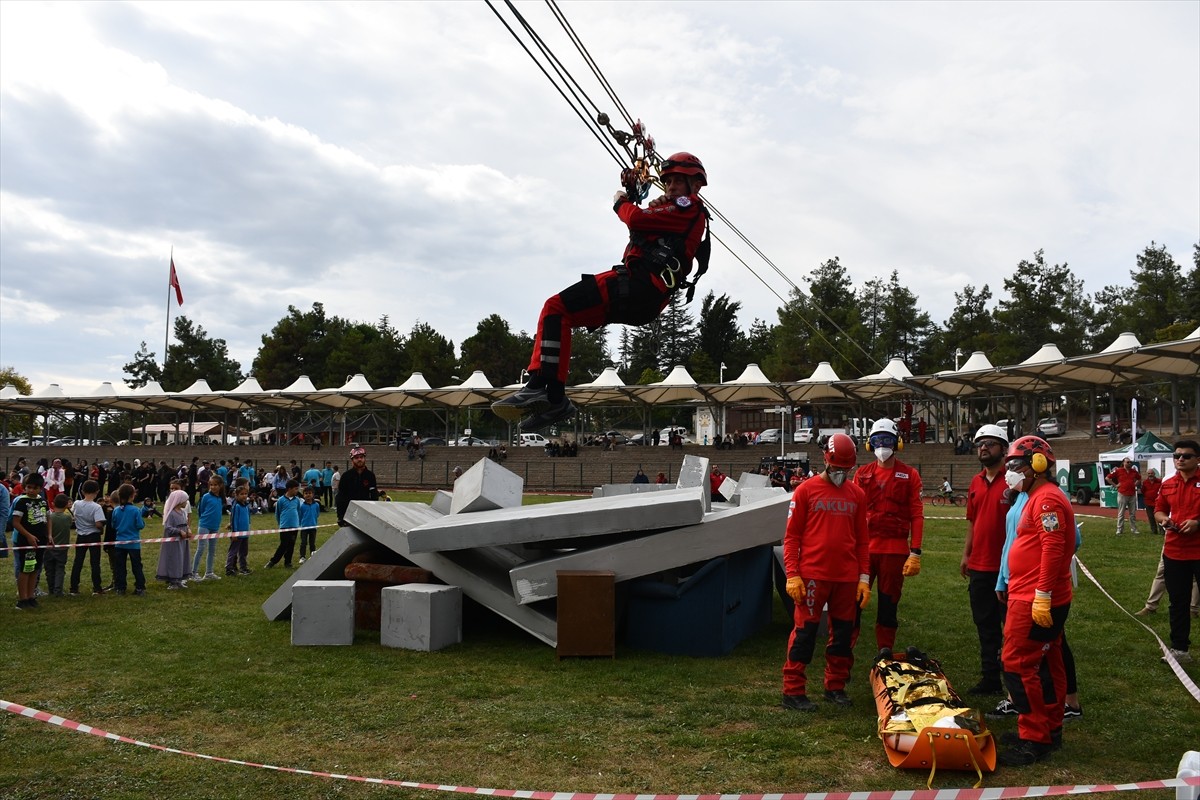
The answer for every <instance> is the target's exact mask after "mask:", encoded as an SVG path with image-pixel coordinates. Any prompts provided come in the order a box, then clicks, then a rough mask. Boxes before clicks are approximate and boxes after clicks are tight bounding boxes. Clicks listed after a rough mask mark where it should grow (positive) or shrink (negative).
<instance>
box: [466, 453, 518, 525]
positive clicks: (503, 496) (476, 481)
mask: <svg viewBox="0 0 1200 800" xmlns="http://www.w3.org/2000/svg"><path fill="white" fill-rule="evenodd" d="M524 488H525V479H524V478H522V477H521V476H520V475H518V474H516V473H515V472H510V471H509V470H507V469H505V468H504V467H502V466H500V465H499V464H497V463H496V462H495V461H492V460H491V459H490V458H481V459H480V460H479V461H478V462H477V463H476V464H475V466H473V467H471V468H470V469H469V470H467V471H466V472H464V473H463V474H462V475H460V476H459V478H458V480H456V481H455V482H454V496H453V498H452V499H451V501H450V513H451V514H461V513H464V512H471V511H485V510H488V509H492V508H518V507H520V505H521V491H522V490H523V489H524Z"/></svg>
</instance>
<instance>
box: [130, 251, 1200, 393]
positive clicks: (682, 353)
mask: <svg viewBox="0 0 1200 800" xmlns="http://www.w3.org/2000/svg"><path fill="white" fill-rule="evenodd" d="M1129 274H1130V283H1129V284H1125V285H1119V286H1118V285H1114V286H1105V287H1104V288H1102V289H1100V290H1099V291H1097V292H1095V293H1094V294H1093V295H1091V296H1089V295H1088V294H1087V293H1085V291H1084V288H1083V281H1082V280H1081V279H1080V278H1079V277H1078V276H1076V275H1075V273H1074V271H1073V270H1072V268H1071V267H1070V266H1069V265H1068V264H1067V263H1065V262H1064V263H1061V264H1056V263H1051V262H1050V261H1047V259H1046V257H1045V253H1044V252H1043V251H1042V250H1038V251H1036V252H1035V253H1033V254H1032V257H1031V258H1028V259H1022V260H1021V261H1020V262H1019V263H1018V264H1017V265H1016V268H1015V270H1014V271H1013V273H1012V275H1010V276H1009V277H1007V278H1004V279H1003V280H1002V282H1001V285H1000V286H999V287H997V291H996V292H995V293H994V292H993V289H992V287H991V285H990V284H986V283H985V284H983V285H982V286H976V285H967V286H964V287H963V289H962V290H961V291H959V292H955V306H954V309H953V310H952V311H951V313H950V316H949V317H948V318H947V319H946V320H945V321H944V322H943V323H941V324H940V325H939V324H938V323H936V322H935V321H934V320H933V318H932V316H931V315H930V314H929V312H927V311H925V310H923V309H922V308H921V307H920V304H919V298H918V296H917V293H916V292H915V291H914V290H913V288H912V287H909V286H906V285H903V284H902V283H901V282H900V278H899V273H898V272H897V271H895V270H893V271H892V272H891V274H890V276H888V278H887V279H886V280H885V279H884V278H882V277H873V278H871V279H869V280H867V281H865V282H863V283H862V284H861V285H859V286H855V285H854V283H853V281H852V280H851V279H850V276H849V274H848V271H847V268H846V266H845V265H843V264H842V263H841V261H840V259H838V258H837V257H834V258H831V259H829V260H827V261H825V262H824V263H822V264H820V265H819V266H817V267H816V269H814V270H813V271H812V272H811V273H810V274H809V275H808V276H807V277H806V278H805V279H804V280H803V283H804V287H803V288H797V289H793V290H792V291H791V293H790V295H789V297H788V300H787V302H786V303H784V305H783V306H781V307H780V308H778V309H777V311H776V320H775V321H774V322H769V321H767V320H762V319H758V318H755V319H753V320H752V321H751V322H750V323H749V325H748V326H745V327H743V325H742V323H741V321H740V320H739V318H738V317H739V312H740V311H741V308H742V304H741V302H740V301H738V300H735V299H733V298H731V297H729V296H728V295H725V294H722V295H720V296H717V295H715V294H714V293H712V292H709V293H708V294H707V295H705V296H704V297H703V298H701V301H700V303H699V306H698V307H695V306H687V305H684V304H683V302H682V298H681V296H680V295H676V296H675V297H674V298H673V299H672V302H671V303H670V304H669V305H668V307H667V309H666V310H665V311H664V312H663V314H662V315H661V316H660V317H659V318H658V320H656V321H655V322H654V323H652V324H650V325H647V326H645V327H642V328H622V330H621V332H620V334H619V336H618V341H617V344H616V352H615V353H614V352H612V349H611V348H610V346H609V343H608V335H607V331H606V330H605V329H603V328H602V329H600V330H597V331H594V332H587V331H582V330H580V331H576V332H575V335H574V336H573V339H572V360H571V376H570V383H571V384H578V383H585V382H588V381H591V380H592V379H593V378H594V377H595V376H596V375H598V374H599V373H600V372H601V371H602V370H603V369H604V368H605V367H607V366H609V365H614V364H615V365H616V367H617V370H618V372H619V374H620V375H621V378H622V380H623V381H624V382H626V383H631V384H632V383H650V382H653V381H656V380H661V379H662V377H663V376H664V375H666V373H667V372H669V371H670V370H671V368H672V367H674V366H675V365H677V364H682V365H685V366H686V367H687V368H688V371H689V372H690V373H691V374H692V376H693V377H694V378H695V379H696V380H697V381H699V382H701V383H715V382H716V381H717V380H718V379H719V376H720V375H721V365H722V364H723V365H724V367H725V370H724V372H725V374H726V376H727V377H729V378H733V377H736V376H737V375H739V374H740V373H741V371H742V370H743V369H745V367H746V365H747V364H750V363H758V364H759V365H760V366H761V367H762V369H763V371H764V372H765V373H766V374H767V375H768V376H770V377H771V378H772V379H774V380H780V381H793V380H799V379H802V378H806V377H808V376H809V375H810V374H811V373H812V371H813V370H814V369H815V368H816V366H817V364H819V363H820V362H822V361H828V362H830V364H831V365H832V366H833V368H834V370H835V371H837V373H838V374H839V375H840V376H841V377H843V378H854V377H859V376H860V375H865V374H871V373H875V372H878V371H880V370H881V369H882V367H883V365H884V364H886V363H887V362H888V360H889V359H891V358H900V359H902V360H903V361H904V362H905V364H907V365H908V367H909V369H911V370H912V371H913V372H914V373H916V374H927V373H932V372H937V371H939V370H943V369H950V368H953V366H954V363H955V351H956V350H961V351H962V353H963V354H964V355H969V354H970V353H971V352H972V351H975V350H982V351H983V352H985V353H986V354H987V355H988V357H989V359H990V360H991V361H992V363H993V364H996V365H1004V364H1015V363H1018V362H1019V361H1021V360H1023V359H1025V358H1028V357H1029V356H1030V355H1032V354H1033V353H1034V352H1036V351H1037V350H1038V348H1040V347H1041V346H1042V345H1043V344H1045V343H1047V342H1053V343H1055V344H1057V345H1058V346H1059V348H1060V349H1061V350H1062V351H1063V353H1065V354H1067V355H1078V354H1081V353H1086V352H1092V351H1095V350H1099V349H1101V348H1103V347H1105V346H1107V345H1108V344H1109V343H1111V342H1112V341H1113V339H1115V338H1116V337H1117V336H1118V335H1119V334H1120V333H1122V332H1125V331H1130V332H1132V333H1134V334H1135V335H1136V336H1137V337H1138V339H1139V340H1140V341H1141V342H1142V343H1144V344H1149V343H1152V342H1159V341H1170V340H1173V339H1180V338H1183V337H1184V336H1186V335H1187V334H1189V333H1190V332H1191V331H1192V330H1194V329H1195V328H1196V326H1197V325H1198V324H1200V244H1197V245H1195V246H1194V247H1193V254H1192V266H1191V268H1190V269H1188V270H1185V269H1184V268H1183V267H1181V266H1180V265H1179V264H1178V263H1177V262H1176V261H1175V260H1174V259H1173V258H1172V257H1171V255H1170V254H1169V253H1168V252H1167V250H1166V247H1165V246H1163V245H1159V244H1156V243H1154V242H1151V243H1150V245H1148V246H1147V247H1146V248H1145V249H1144V250H1143V251H1142V252H1141V253H1140V254H1139V255H1138V256H1137V258H1136V263H1135V264H1134V266H1133V267H1132V268H1131V269H1130V273H1129ZM993 300H995V302H994V303H993ZM174 333H175V336H174V342H173V343H172V344H170V346H169V347H168V352H167V363H166V367H165V369H164V368H162V367H161V366H160V365H159V364H158V363H157V362H156V360H155V354H154V353H153V352H151V351H149V350H148V349H147V346H146V343H145V342H142V344H141V348H140V349H139V350H138V352H137V353H136V354H135V355H134V357H133V360H132V361H130V362H129V363H128V364H126V365H125V368H124V369H125V375H126V382H127V383H128V384H129V385H130V386H133V387H138V386H143V385H145V384H146V383H147V382H148V381H151V380H156V381H158V382H159V383H160V384H161V385H162V386H163V388H164V389H165V390H167V391H172V392H174V391H181V390H183V389H186V388H187V387H188V386H190V385H191V384H192V383H194V382H195V381H196V380H198V379H200V378H204V379H206V380H207V381H208V383H209V385H210V386H211V387H212V388H213V389H215V390H225V389H231V388H233V387H234V386H236V385H238V384H239V383H241V381H242V380H244V379H245V377H246V375H247V374H250V375H254V376H255V377H256V378H257V379H258V382H259V384H260V385H262V386H263V387H264V388H268V389H279V388H283V387H286V386H288V385H289V384H291V383H292V382H294V381H295V380H296V379H297V378H299V377H300V376H301V375H307V376H308V377H309V378H310V379H311V380H312V382H313V384H314V385H315V386H317V387H318V388H328V387H334V386H341V385H342V384H344V383H345V382H346V379H347V377H348V376H350V375H353V374H355V373H360V372H361V373H363V375H364V376H365V377H366V379H367V381H368V382H370V384H371V385H372V386H375V387H384V386H396V385H398V384H400V383H402V382H403V381H405V380H406V379H407V378H408V377H409V375H411V374H412V373H413V372H421V373H423V374H424V376H425V379H426V380H427V381H428V382H429V384H430V385H431V386H445V385H449V384H451V383H457V382H458V380H456V377H457V378H458V379H460V380H461V379H466V378H467V376H469V375H470V374H471V372H472V371H474V370H482V371H483V372H484V374H486V375H487V376H488V378H489V380H491V381H492V383H493V384H494V385H506V384H511V383H516V382H517V381H519V380H520V378H521V372H522V369H523V368H525V367H526V366H527V365H528V359H529V353H530V350H531V348H532V339H531V336H530V335H529V333H527V332H526V331H524V330H520V331H515V332H514V331H513V329H512V328H511V327H510V325H509V323H508V321H506V320H505V319H504V318H502V317H501V316H500V315H498V314H491V315H489V316H488V317H486V318H485V319H483V320H481V321H480V322H479V323H478V325H477V326H476V331H475V333H474V334H473V335H472V336H470V337H468V338H466V339H464V340H463V341H462V342H461V344H460V345H459V346H458V347H457V348H456V347H455V346H454V343H453V342H452V341H451V340H450V339H448V338H446V337H445V336H443V335H442V334H441V333H439V332H438V331H437V330H436V329H434V328H433V327H432V326H431V325H429V324H428V323H426V322H422V321H420V320H417V321H415V322H414V323H413V325H412V327H411V329H409V330H408V331H407V332H402V331H400V330H399V329H397V328H396V327H395V326H393V324H392V321H391V320H390V319H389V318H388V317H387V316H384V317H383V318H381V319H379V320H378V321H376V322H373V323H372V322H363V321H354V320H348V319H344V318H342V317H338V316H330V315H328V314H327V313H326V311H325V307H324V305H323V304H321V303H313V305H312V307H311V308H310V309H309V310H307V311H301V310H300V309H298V308H296V307H294V306H290V307H289V308H288V313H287V315H286V316H285V317H283V318H282V319H280V320H279V321H278V322H276V323H275V325H274V326H273V327H272V328H271V330H270V331H268V332H266V333H264V334H263V335H262V344H261V346H260V348H259V350H258V353H257V355H256V356H255V357H254V361H253V362H252V363H251V364H250V365H249V369H248V371H247V370H244V369H243V367H242V365H241V364H240V363H238V362H237V361H236V360H234V359H233V358H231V357H230V355H229V352H228V346H227V344H226V342H225V341H224V340H223V339H217V338H212V337H210V336H209V334H208V333H207V332H206V331H205V330H204V328H202V327H200V326H199V325H196V324H195V323H194V322H192V321H191V320H189V319H188V318H187V317H184V316H180V317H178V318H176V320H175V323H174Z"/></svg>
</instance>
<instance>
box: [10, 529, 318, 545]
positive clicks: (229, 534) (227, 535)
mask: <svg viewBox="0 0 1200 800" xmlns="http://www.w3.org/2000/svg"><path fill="white" fill-rule="evenodd" d="M336 527H338V525H337V523H335V522H327V523H325V524H324V525H307V526H305V527H303V528H268V529H266V530H256V531H224V532H221V531H218V532H217V533H199V534H196V535H195V536H189V537H188V541H198V540H200V539H234V538H236V537H239V536H263V535H265V534H268V533H283V532H284V531H310V530H316V529H317V528H336ZM135 541H136V542H137V543H138V544H139V545H142V544H160V543H162V542H178V541H179V537H178V536H167V537H164V538H161V539H118V540H114V541H111V542H82V543H80V542H71V543H70V544H39V545H32V544H26V545H21V546H20V547H11V548H9V549H11V550H69V549H71V548H74V547H102V546H104V545H108V546H119V545H125V544H127V543H129V544H131V543H133V542H135Z"/></svg>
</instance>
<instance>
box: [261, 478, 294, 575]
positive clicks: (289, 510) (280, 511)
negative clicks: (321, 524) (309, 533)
mask: <svg viewBox="0 0 1200 800" xmlns="http://www.w3.org/2000/svg"><path fill="white" fill-rule="evenodd" d="M285 487H286V488H285V489H284V494H283V497H279V498H277V499H276V500H275V521H276V522H277V523H278V524H279V547H277V548H275V555H273V556H271V560H270V561H268V562H267V566H266V569H270V568H271V567H273V566H275V565H276V564H278V563H279V559H281V558H282V559H283V565H284V566H285V567H287V568H288V569H291V568H292V553H293V552H294V551H295V550H296V530H297V529H298V528H299V527H300V506H301V505H302V502H301V500H300V495H299V491H300V481H298V480H296V479H295V478H292V479H291V480H289V481H288V482H287V484H285Z"/></svg>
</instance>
